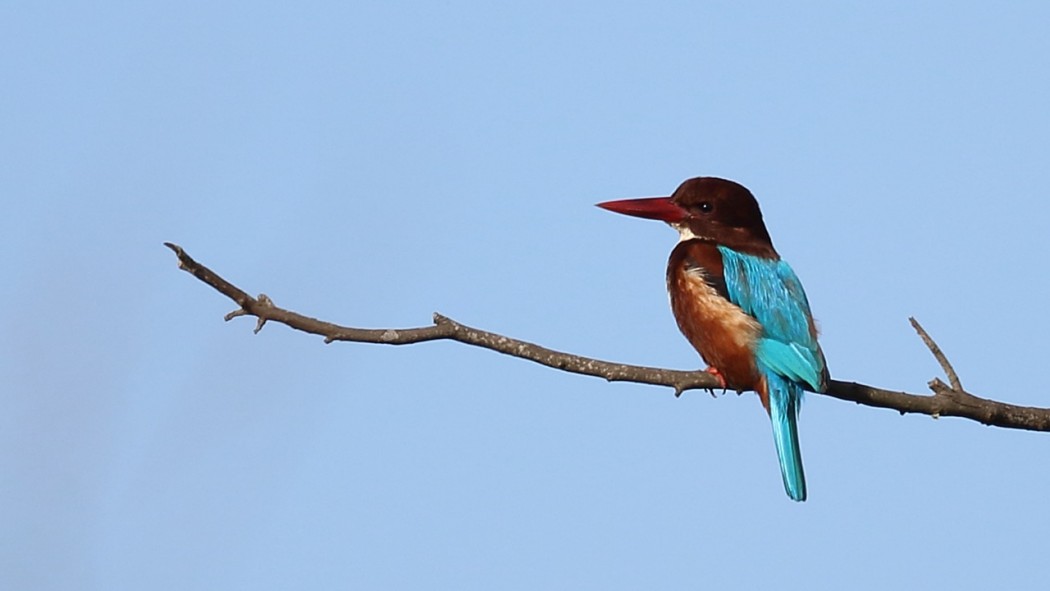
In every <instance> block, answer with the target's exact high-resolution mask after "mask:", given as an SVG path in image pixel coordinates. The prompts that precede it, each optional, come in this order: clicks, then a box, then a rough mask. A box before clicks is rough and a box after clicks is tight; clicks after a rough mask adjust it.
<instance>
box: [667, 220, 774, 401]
mask: <svg viewBox="0 0 1050 591" xmlns="http://www.w3.org/2000/svg"><path fill="white" fill-rule="evenodd" d="M712 253H713V254H714V255H715V256H717V257H718V258H717V261H716V260H714V259H713V257H712ZM668 265H669V266H668V269H667V290H668V293H670V295H671V310H672V311H673V312H674V317H675V320H676V321H677V322H678V328H679V329H680V330H681V331H682V334H684V335H685V338H686V339H688V340H689V342H690V344H692V345H693V348H695V349H696V350H697V351H698V352H699V353H700V356H701V357H703V358H704V361H705V362H707V364H708V365H710V366H712V367H714V368H716V369H718V371H719V372H720V373H721V374H722V376H723V377H724V378H725V380H726V384H727V385H728V386H729V387H730V388H733V389H735V390H755V389H757V388H758V386H759V383H758V382H759V374H758V370H757V368H756V367H755V357H754V347H755V343H756V342H757V341H758V338H759V336H760V335H761V334H762V325H760V324H759V323H758V321H757V320H755V318H753V317H751V316H749V315H748V314H745V313H744V311H743V310H741V309H740V308H739V307H738V306H737V305H736V304H733V303H732V302H730V301H729V300H727V299H726V298H725V297H723V296H722V294H720V293H719V292H718V290H717V289H716V288H715V286H719V285H723V283H721V279H722V277H721V271H722V268H721V267H722V260H721V253H719V252H718V250H717V249H716V248H715V247H714V245H713V244H710V243H705V242H702V241H699V240H689V241H686V242H682V243H680V244H679V245H678V247H676V248H675V250H674V252H672V253H671V260H670V262H669V263H668Z"/></svg>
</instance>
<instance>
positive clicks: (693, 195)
mask: <svg viewBox="0 0 1050 591" xmlns="http://www.w3.org/2000/svg"><path fill="white" fill-rule="evenodd" d="M598 207H602V208H604V209H608V210H609V211H615V212H617V213H622V214H626V215H632V216H636V217H643V218H648V219H654V220H661V221H664V222H667V223H668V224H670V225H671V226H673V227H674V228H675V229H676V230H678V232H679V233H680V234H681V235H682V239H683V240H689V239H699V240H706V241H710V242H714V243H716V244H719V245H723V246H727V247H729V248H732V249H733V250H738V251H740V252H746V253H748V254H755V255H758V256H762V257H766V258H777V253H776V250H774V249H773V242H772V241H771V240H770V238H769V232H767V231H766V225H765V223H764V222H763V221H762V211H761V210H760V209H759V208H758V201H756V200H755V196H754V195H752V194H751V191H748V190H747V188H746V187H744V186H743V185H741V184H739V183H735V182H733V181H730V180H726V179H721V178H717V177H697V178H693V179H689V180H687V181H685V182H684V183H682V184H681V185H680V186H679V187H678V188H677V189H676V190H675V192H674V193H673V194H672V195H671V196H670V197H648V198H643V199H622V200H618V201H606V202H604V203H599V204H598Z"/></svg>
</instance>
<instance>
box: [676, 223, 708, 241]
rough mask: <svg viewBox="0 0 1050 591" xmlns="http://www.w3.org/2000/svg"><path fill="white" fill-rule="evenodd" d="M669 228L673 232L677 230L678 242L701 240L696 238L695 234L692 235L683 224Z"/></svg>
mask: <svg viewBox="0 0 1050 591" xmlns="http://www.w3.org/2000/svg"><path fill="white" fill-rule="evenodd" d="M671 227H672V228H674V229H675V230H678V241H679V242H685V241H686V240H692V239H694V238H701V236H697V235H696V234H694V233H693V231H692V230H690V229H689V226H687V225H685V224H671Z"/></svg>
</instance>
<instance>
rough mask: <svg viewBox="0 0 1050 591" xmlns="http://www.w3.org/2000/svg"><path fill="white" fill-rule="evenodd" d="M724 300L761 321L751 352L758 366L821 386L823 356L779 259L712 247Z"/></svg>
mask: <svg viewBox="0 0 1050 591" xmlns="http://www.w3.org/2000/svg"><path fill="white" fill-rule="evenodd" d="M718 250H719V251H720V252H721V253H722V264H723V268H724V276H725V282H726V291H727V292H728V294H729V300H730V301H731V302H733V303H734V304H736V305H737V306H740V308H741V309H742V310H744V312H746V313H747V314H750V315H751V316H754V317H755V318H756V319H757V320H758V321H759V323H761V324H762V329H763V332H762V338H761V339H760V340H759V342H758V344H757V346H756V350H755V356H756V357H757V360H758V362H759V364H760V365H763V366H765V367H766V368H767V369H769V370H770V371H772V372H774V373H777V374H779V375H781V376H784V377H785V378H788V379H789V380H791V381H793V382H797V383H799V384H801V385H804V386H808V387H809V388H810V389H812V390H814V391H816V392H823V391H824V390H825V389H826V387H827V371H826V368H825V362H824V354H823V353H822V352H821V351H820V345H818V344H817V339H816V336H815V335H814V334H813V332H812V331H811V330H810V323H811V320H810V311H809V301H808V300H807V299H806V292H805V291H804V290H803V289H802V283H801V282H800V281H799V280H798V277H797V276H796V275H795V272H794V271H793V270H792V269H791V266H790V265H788V264H787V262H785V261H783V260H779V259H778V260H773V259H766V258H761V257H757V256H753V255H748V254H743V253H740V252H737V251H735V250H732V249H730V248H726V247H724V246H720V247H718Z"/></svg>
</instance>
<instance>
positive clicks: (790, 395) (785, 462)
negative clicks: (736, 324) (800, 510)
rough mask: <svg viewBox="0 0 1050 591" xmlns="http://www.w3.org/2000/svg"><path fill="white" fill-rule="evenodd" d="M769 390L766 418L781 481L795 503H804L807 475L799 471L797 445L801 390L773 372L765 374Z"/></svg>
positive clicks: (800, 460)
mask: <svg viewBox="0 0 1050 591" xmlns="http://www.w3.org/2000/svg"><path fill="white" fill-rule="evenodd" d="M766 384H767V386H768V388H769V418H770V420H771V421H772V423H773V442H774V443H775V444H776V448H777V459H778V460H780V473H781V475H782V476H783V477H784V490H786V491H787V494H788V496H789V497H791V498H792V499H794V500H796V501H805V500H806V475H805V474H804V473H803V471H802V452H801V450H800V449H799V445H798V411H799V407H800V406H801V404H802V387H801V386H799V385H798V384H796V383H794V382H792V381H790V380H787V379H785V378H784V377H782V376H780V375H777V374H776V373H773V372H768V373H767V374H766Z"/></svg>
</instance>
